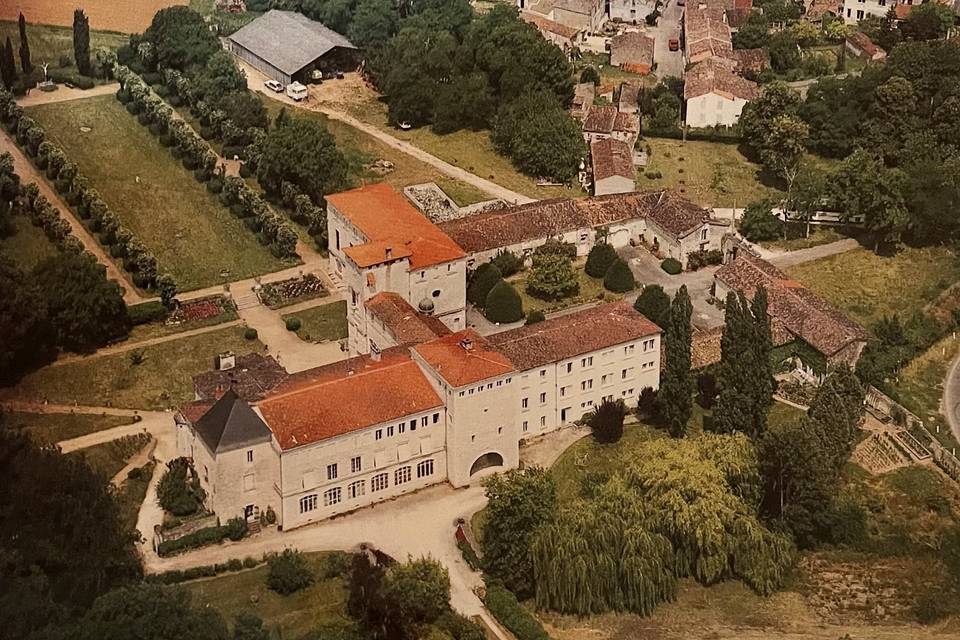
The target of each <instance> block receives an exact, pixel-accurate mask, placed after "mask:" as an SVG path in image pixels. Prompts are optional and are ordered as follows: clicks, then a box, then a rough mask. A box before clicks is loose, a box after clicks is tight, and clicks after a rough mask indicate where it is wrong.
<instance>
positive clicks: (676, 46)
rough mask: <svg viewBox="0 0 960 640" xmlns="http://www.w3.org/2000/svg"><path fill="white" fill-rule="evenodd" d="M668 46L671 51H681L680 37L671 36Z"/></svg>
mask: <svg viewBox="0 0 960 640" xmlns="http://www.w3.org/2000/svg"><path fill="white" fill-rule="evenodd" d="M667 46H669V47H670V51H680V38H670V41H669V42H667Z"/></svg>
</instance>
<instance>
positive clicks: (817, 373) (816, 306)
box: [713, 248, 868, 382]
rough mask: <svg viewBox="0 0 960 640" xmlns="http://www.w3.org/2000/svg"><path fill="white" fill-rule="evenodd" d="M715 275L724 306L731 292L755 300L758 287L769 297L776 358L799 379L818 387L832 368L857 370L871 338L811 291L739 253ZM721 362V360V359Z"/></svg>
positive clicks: (747, 253)
mask: <svg viewBox="0 0 960 640" xmlns="http://www.w3.org/2000/svg"><path fill="white" fill-rule="evenodd" d="M727 255H728V256H729V255H734V256H735V257H733V258H732V259H729V261H728V262H727V263H726V264H724V265H723V266H722V267H720V269H718V270H717V272H716V273H715V274H714V284H713V288H714V291H713V295H714V296H715V297H716V299H717V300H724V299H725V298H726V296H727V293H728V292H730V291H738V292H741V293H743V295H744V296H746V297H747V298H748V299H753V295H754V294H755V293H756V290H757V288H758V287H760V286H762V287H764V288H765V289H766V291H767V297H768V307H767V310H768V313H769V315H770V325H771V331H772V334H773V343H774V347H775V353H774V355H775V357H776V358H777V360H778V361H780V362H784V363H789V364H790V365H791V366H792V367H793V368H794V369H795V370H796V371H797V372H798V373H799V374H800V375H803V376H805V377H806V378H808V379H810V380H812V381H815V382H819V381H821V380H822V378H823V377H824V376H825V375H826V374H827V373H828V371H829V370H830V368H831V367H835V366H846V367H851V368H853V367H855V366H856V364H857V360H859V358H860V354H861V353H863V349H864V347H866V344H867V338H868V334H867V332H866V330H865V329H864V328H863V327H861V326H860V325H859V324H857V323H856V322H854V321H853V320H851V319H850V318H848V317H847V316H846V315H844V314H843V313H842V312H840V311H839V310H837V309H836V308H835V307H833V306H832V305H831V304H830V303H828V302H826V301H825V300H823V299H822V298H820V297H819V296H817V295H816V294H814V293H813V292H812V291H810V290H809V289H807V288H806V287H804V286H803V285H801V284H800V283H799V282H797V281H796V280H792V279H791V278H790V277H789V276H787V274H785V273H784V272H783V271H781V270H780V269H778V268H777V267H775V266H774V265H772V264H770V263H769V262H767V261H766V260H763V259H762V258H759V257H757V256H755V255H753V254H752V253H751V252H750V251H748V250H746V249H742V248H741V249H739V250H737V251H735V252H734V253H733V254H730V253H728V254H727ZM718 358H719V356H718Z"/></svg>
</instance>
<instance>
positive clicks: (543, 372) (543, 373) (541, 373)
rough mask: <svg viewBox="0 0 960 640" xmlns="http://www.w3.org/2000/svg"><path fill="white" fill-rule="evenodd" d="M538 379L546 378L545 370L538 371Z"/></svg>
mask: <svg viewBox="0 0 960 640" xmlns="http://www.w3.org/2000/svg"><path fill="white" fill-rule="evenodd" d="M540 377H541V378H546V377H547V370H546V369H540Z"/></svg>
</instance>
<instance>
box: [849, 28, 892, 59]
mask: <svg viewBox="0 0 960 640" xmlns="http://www.w3.org/2000/svg"><path fill="white" fill-rule="evenodd" d="M847 42H848V43H849V44H852V45H853V46H854V47H856V48H857V49H860V51H862V52H863V53H865V54H866V55H867V57H870V58H873V57H874V56H880V57H884V56H886V55H887V52H886V51H884V50H883V48H881V47H879V46H878V45H876V44H874V42H873V40H871V39H870V37H869V36H868V35H867V34H865V33H863V32H862V31H857V32H856V33H853V34H851V35H849V36H847Z"/></svg>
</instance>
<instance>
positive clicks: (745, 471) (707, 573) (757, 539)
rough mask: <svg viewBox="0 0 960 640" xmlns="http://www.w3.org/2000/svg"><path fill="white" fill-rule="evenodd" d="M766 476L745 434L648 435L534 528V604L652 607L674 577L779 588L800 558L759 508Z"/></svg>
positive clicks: (668, 593)
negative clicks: (628, 459) (614, 469)
mask: <svg viewBox="0 0 960 640" xmlns="http://www.w3.org/2000/svg"><path fill="white" fill-rule="evenodd" d="M758 496H759V476H758V474H757V470H756V454H755V453H754V451H753V445H752V444H751V443H750V441H749V440H748V439H747V438H746V437H745V436H742V435H736V436H721V435H708V436H705V437H702V438H697V439H695V440H683V441H676V440H657V441H650V442H647V443H644V444H643V445H642V448H641V450H640V451H639V452H637V455H636V457H635V461H634V462H633V463H632V464H631V465H630V466H629V467H627V468H626V469H624V470H623V471H621V472H620V473H618V474H615V475H613V476H612V477H611V478H609V479H607V480H606V481H605V482H603V483H602V484H600V485H599V486H597V483H596V482H593V483H592V484H591V486H590V492H589V499H588V500H580V501H577V502H575V503H574V504H573V505H571V506H570V507H568V508H567V509H565V510H564V511H562V512H561V513H560V514H559V515H558V517H557V518H556V520H554V521H553V522H552V523H550V524H549V525H547V526H544V527H542V528H541V529H540V530H539V531H538V533H537V534H536V535H535V537H534V540H533V544H532V548H531V552H532V556H533V566H534V582H535V587H536V602H537V606H538V607H541V608H546V609H552V610H556V611H561V612H564V613H575V614H578V615H588V614H593V613H600V612H603V611H611V610H613V611H631V612H634V613H639V614H642V615H646V614H649V613H650V612H652V611H653V609H654V608H655V607H656V606H657V604H659V603H660V602H664V601H669V600H672V599H673V598H674V597H675V594H676V589H677V579H678V578H681V577H687V576H690V577H693V578H695V579H696V580H698V581H699V582H701V583H704V584H712V583H715V582H717V581H720V580H724V579H728V578H739V579H742V580H743V581H744V582H745V583H746V584H747V585H749V586H750V587H751V588H753V589H754V590H756V591H757V592H758V593H761V594H768V593H770V592H772V591H774V590H776V589H777V588H778V587H779V586H780V585H782V584H783V581H784V580H785V579H786V576H787V573H788V572H789V570H790V568H791V566H792V565H793V561H794V547H793V543H792V542H791V540H790V539H789V538H788V537H786V536H784V535H781V534H777V533H773V532H771V531H770V530H768V529H766V528H765V527H764V526H763V525H762V524H761V523H760V521H759V520H758V519H757V516H756V502H757V500H758Z"/></svg>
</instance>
